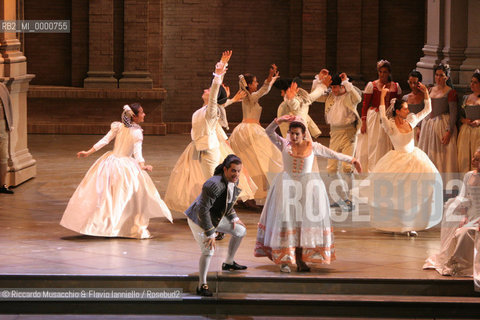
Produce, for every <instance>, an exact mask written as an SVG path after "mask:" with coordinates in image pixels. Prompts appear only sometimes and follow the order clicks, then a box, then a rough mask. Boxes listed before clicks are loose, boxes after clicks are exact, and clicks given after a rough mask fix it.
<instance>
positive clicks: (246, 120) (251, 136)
mask: <svg viewBox="0 0 480 320" xmlns="http://www.w3.org/2000/svg"><path fill="white" fill-rule="evenodd" d="M239 78H240V81H239V86H240V89H241V90H243V91H244V92H245V93H246V96H245V98H243V100H242V112H243V120H242V123H240V124H239V125H238V126H236V127H235V129H234V130H233V132H232V134H231V136H230V138H229V140H228V141H229V142H230V146H231V147H232V149H233V151H234V152H235V154H236V155H237V156H238V157H240V159H242V162H243V165H244V167H245V168H246V169H247V170H248V173H249V175H250V176H251V177H252V179H253V181H254V182H255V184H256V185H257V187H258V189H257V192H256V193H255V201H256V204H263V203H264V202H265V198H266V197H267V192H268V187H269V183H268V178H270V179H272V178H273V176H272V175H276V174H277V173H279V172H280V171H282V155H281V153H280V151H278V149H277V148H276V147H275V146H274V145H273V143H272V142H271V141H270V139H268V136H267V134H266V133H265V129H264V128H262V126H261V125H260V116H261V114H262V107H261V106H260V104H259V103H258V100H259V99H260V98H261V97H263V96H264V95H266V94H268V93H269V92H270V89H271V88H272V85H273V83H274V82H275V81H276V80H277V78H278V71H277V66H275V65H272V66H271V67H270V72H269V75H268V78H267V79H265V82H264V84H263V85H262V87H261V88H260V89H258V90H257V86H258V81H257V77H255V76H254V75H252V74H248V73H247V74H244V75H240V76H239Z"/></svg>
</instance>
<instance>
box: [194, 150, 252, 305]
mask: <svg viewBox="0 0 480 320" xmlns="http://www.w3.org/2000/svg"><path fill="white" fill-rule="evenodd" d="M241 170H242V160H240V158H239V157H237V156H235V155H233V154H230V155H228V156H227V157H226V158H225V160H223V163H221V164H220V165H218V166H217V167H216V168H215V172H214V176H213V177H212V178H210V179H208V180H207V181H206V182H205V183H204V184H203V187H202V193H201V194H200V195H199V196H198V197H197V199H195V201H194V202H193V204H192V205H191V206H190V208H188V209H187V211H185V214H186V215H187V217H188V219H187V221H188V225H189V226H190V229H191V230H192V233H193V237H194V238H195V240H196V241H197V243H198V245H199V246H200V250H201V251H202V255H201V257H200V262H199V267H200V270H199V286H198V288H197V294H198V295H201V296H212V292H211V291H210V290H209V289H208V285H207V272H208V267H209V265H210V260H211V258H212V256H213V253H214V252H215V232H223V233H228V234H231V235H232V238H231V239H230V243H229V244H228V255H227V258H226V259H225V262H224V263H223V264H222V270H245V269H247V267H246V266H242V265H239V264H237V263H236V262H235V261H234V260H233V258H234V256H235V253H236V252H237V249H238V247H239V246H240V242H241V241H242V238H243V237H244V236H245V235H246V234H247V229H246V227H245V225H244V224H243V223H242V222H241V221H240V219H239V218H238V217H237V214H236V213H235V210H234V209H233V205H234V204H235V202H236V201H237V197H238V195H239V194H240V192H241V190H240V189H239V188H238V187H237V185H238V177H239V175H240V171H241Z"/></svg>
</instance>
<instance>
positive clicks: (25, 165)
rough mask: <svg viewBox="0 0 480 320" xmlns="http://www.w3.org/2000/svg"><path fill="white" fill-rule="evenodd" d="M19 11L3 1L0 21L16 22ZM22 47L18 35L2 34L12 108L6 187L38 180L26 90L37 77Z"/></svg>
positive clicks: (0, 60) (0, 63) (0, 66)
mask: <svg viewBox="0 0 480 320" xmlns="http://www.w3.org/2000/svg"><path fill="white" fill-rule="evenodd" d="M16 9H17V8H16V1H15V0H0V19H2V20H16V13H17V10H16ZM20 45H21V44H20V41H19V40H18V39H17V37H16V33H0V55H1V57H0V77H2V78H3V80H4V83H5V84H6V86H7V87H8V89H9V90H10V98H11V101H12V106H13V127H14V130H13V131H12V132H10V135H9V145H8V154H9V159H8V173H7V184H8V185H13V186H16V185H19V184H20V183H22V182H24V181H26V180H28V179H30V178H33V177H35V175H36V171H37V167H36V161H35V160H34V159H33V157H32V155H31V154H30V152H29V150H28V143H27V90H28V86H29V82H30V80H32V79H33V77H34V76H33V75H29V74H27V59H26V58H25V56H24V55H23V53H22V52H21V51H20Z"/></svg>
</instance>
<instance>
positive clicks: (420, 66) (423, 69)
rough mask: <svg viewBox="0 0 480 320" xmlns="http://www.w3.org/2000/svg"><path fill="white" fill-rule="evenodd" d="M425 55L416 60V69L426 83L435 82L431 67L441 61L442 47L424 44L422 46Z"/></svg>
mask: <svg viewBox="0 0 480 320" xmlns="http://www.w3.org/2000/svg"><path fill="white" fill-rule="evenodd" d="M422 50H423V52H424V54H425V56H423V57H422V58H420V61H419V62H417V71H419V72H420V73H421V74H422V76H423V82H424V83H426V84H433V83H435V79H434V75H433V68H434V67H435V65H437V64H439V63H440V62H441V61H442V58H443V53H442V49H441V48H440V47H438V46H431V45H425V46H424V47H423V49H422Z"/></svg>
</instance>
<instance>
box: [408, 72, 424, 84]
mask: <svg viewBox="0 0 480 320" xmlns="http://www.w3.org/2000/svg"><path fill="white" fill-rule="evenodd" d="M408 77H409V78H410V77H414V78H417V79H418V82H422V80H423V76H422V74H421V73H420V72H419V71H417V70H416V69H413V70H412V71H410V73H409V74H408Z"/></svg>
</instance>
